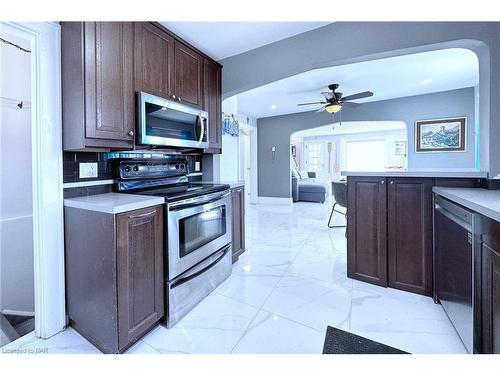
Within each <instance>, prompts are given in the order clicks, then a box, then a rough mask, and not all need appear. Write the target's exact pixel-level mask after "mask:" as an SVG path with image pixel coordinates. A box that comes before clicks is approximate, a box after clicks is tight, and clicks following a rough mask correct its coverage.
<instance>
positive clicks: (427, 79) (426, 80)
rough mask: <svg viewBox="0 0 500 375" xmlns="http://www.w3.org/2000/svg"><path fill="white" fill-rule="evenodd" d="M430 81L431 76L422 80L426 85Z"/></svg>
mask: <svg viewBox="0 0 500 375" xmlns="http://www.w3.org/2000/svg"><path fill="white" fill-rule="evenodd" d="M431 82H432V78H426V79H424V80H423V81H422V83H425V84H426V85H428V84H429V83H431Z"/></svg>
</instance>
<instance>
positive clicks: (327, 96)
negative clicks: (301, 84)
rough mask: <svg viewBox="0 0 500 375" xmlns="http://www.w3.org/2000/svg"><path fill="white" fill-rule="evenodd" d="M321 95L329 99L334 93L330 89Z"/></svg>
mask: <svg viewBox="0 0 500 375" xmlns="http://www.w3.org/2000/svg"><path fill="white" fill-rule="evenodd" d="M321 95H323V96H324V97H325V99H326V100H330V99H332V98H333V95H334V94H333V92H331V91H326V92H322V93H321Z"/></svg>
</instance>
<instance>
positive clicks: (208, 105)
mask: <svg viewBox="0 0 500 375" xmlns="http://www.w3.org/2000/svg"><path fill="white" fill-rule="evenodd" d="M203 76H204V80H203V82H204V86H203V87H204V91H205V110H206V111H207V112H208V140H209V148H210V149H211V150H212V149H215V150H213V151H212V152H217V149H218V150H220V148H221V147H222V132H221V122H222V99H221V68H220V66H218V65H216V64H214V63H213V62H211V61H210V60H208V59H205V60H204V64H203Z"/></svg>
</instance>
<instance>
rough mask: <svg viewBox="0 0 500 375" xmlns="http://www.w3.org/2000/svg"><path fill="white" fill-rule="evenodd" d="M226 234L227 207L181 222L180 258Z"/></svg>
mask: <svg viewBox="0 0 500 375" xmlns="http://www.w3.org/2000/svg"><path fill="white" fill-rule="evenodd" d="M225 234H226V206H219V207H216V208H213V209H211V210H207V211H204V212H200V213H198V214H196V215H193V216H189V217H185V218H183V219H180V220H179V247H180V257H181V258H182V257H183V256H185V255H187V254H189V253H191V252H193V251H195V250H196V249H199V248H200V247H202V246H203V245H206V244H207V243H209V242H211V241H213V240H215V239H216V238H219V237H221V236H223V235H225Z"/></svg>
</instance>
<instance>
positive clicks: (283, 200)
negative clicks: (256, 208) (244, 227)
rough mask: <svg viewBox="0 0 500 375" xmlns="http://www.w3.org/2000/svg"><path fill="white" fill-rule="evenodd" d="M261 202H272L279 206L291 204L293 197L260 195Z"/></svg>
mask: <svg viewBox="0 0 500 375" xmlns="http://www.w3.org/2000/svg"><path fill="white" fill-rule="evenodd" d="M258 199H259V201H258V202H259V204H272V205H279V206H291V205H292V198H291V197H289V198H281V197H259V198H258Z"/></svg>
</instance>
